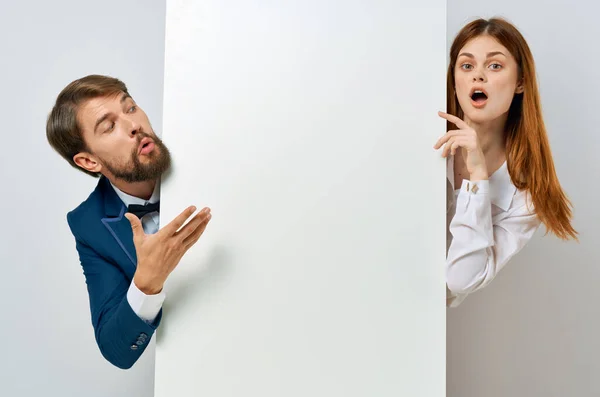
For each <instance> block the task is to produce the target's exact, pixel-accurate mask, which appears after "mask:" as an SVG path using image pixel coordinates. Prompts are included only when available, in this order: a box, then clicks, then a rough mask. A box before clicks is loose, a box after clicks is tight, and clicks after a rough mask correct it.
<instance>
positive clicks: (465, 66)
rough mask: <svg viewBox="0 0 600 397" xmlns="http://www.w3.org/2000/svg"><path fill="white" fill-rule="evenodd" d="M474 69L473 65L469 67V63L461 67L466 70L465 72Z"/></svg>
mask: <svg viewBox="0 0 600 397" xmlns="http://www.w3.org/2000/svg"><path fill="white" fill-rule="evenodd" d="M472 67H473V66H472V65H469V64H468V63H465V64H462V65H461V68H463V69H465V70H469V69H471V68H472Z"/></svg>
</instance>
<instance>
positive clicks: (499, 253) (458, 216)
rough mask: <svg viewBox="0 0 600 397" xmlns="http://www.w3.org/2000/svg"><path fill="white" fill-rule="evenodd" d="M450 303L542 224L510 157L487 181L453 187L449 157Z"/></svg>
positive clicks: (484, 280)
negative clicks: (518, 184)
mask: <svg viewBox="0 0 600 397" xmlns="http://www.w3.org/2000/svg"><path fill="white" fill-rule="evenodd" d="M447 185H448V191H447V215H446V221H447V233H446V249H447V253H446V285H447V288H446V306H447V307H456V306H458V305H459V304H460V303H461V302H462V301H463V300H464V299H465V297H466V296H467V295H468V294H470V293H472V292H475V291H477V290H479V289H481V288H483V287H485V286H486V285H488V284H489V283H490V282H491V281H492V280H493V279H494V277H496V275H497V274H498V272H499V271H500V270H502V268H503V267H504V266H505V265H506V264H507V263H508V262H509V261H510V259H511V258H512V257H513V256H514V255H515V254H517V253H518V252H519V251H520V250H521V249H522V248H523V247H524V246H525V244H527V242H528V241H529V240H530V239H531V237H532V236H533V234H534V233H535V231H536V230H537V229H538V227H539V226H540V220H539V218H538V217H537V216H536V215H535V214H534V213H533V212H532V211H531V210H532V209H533V203H532V202H531V196H530V195H529V194H528V193H527V192H525V191H522V190H518V189H517V188H516V187H515V185H514V184H513V183H512V181H511V179H510V175H509V173H508V168H507V164H506V162H504V164H503V165H502V166H501V167H500V168H499V169H498V170H497V171H495V172H494V173H493V174H492V175H491V176H490V178H489V179H488V180H482V181H476V182H471V181H469V180H464V181H463V183H462V185H461V186H460V188H458V189H457V188H455V186H454V156H450V157H449V158H448V161H447Z"/></svg>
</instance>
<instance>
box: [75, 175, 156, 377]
mask: <svg viewBox="0 0 600 397" xmlns="http://www.w3.org/2000/svg"><path fill="white" fill-rule="evenodd" d="M126 211H127V208H126V206H125V204H124V203H123V201H121V199H120V198H119V196H117V193H116V192H115V191H114V189H113V187H112V186H111V185H110V182H109V181H108V180H107V179H106V178H105V177H101V178H100V181H99V182H98V185H97V187H96V189H95V190H94V191H93V192H92V193H91V194H90V196H89V197H88V198H87V199H86V200H85V201H84V202H83V203H81V204H80V205H79V206H78V207H77V208H75V209H74V210H73V211H71V212H69V213H68V214H67V221H68V223H69V227H70V228H71V232H72V233H73V236H74V237H75V243H76V248H77V252H78V253H79V260H80V262H81V266H82V267H83V274H84V276H85V281H86V284H87V290H88V294H89V303H90V311H91V317H92V325H93V328H94V333H95V336H96V342H97V344H98V347H99V348H100V351H101V352H102V355H103V356H104V357H105V358H106V359H107V360H108V361H109V362H110V363H112V364H113V365H115V366H117V367H119V368H122V369H127V368H130V367H131V366H133V364H134V363H135V362H136V361H137V359H138V358H139V357H140V356H141V355H142V353H143V352H144V350H145V349H146V346H148V343H149V342H150V339H151V338H152V335H153V334H154V331H155V330H156V328H157V327H158V325H159V323H160V320H161V317H162V310H161V311H160V312H159V314H158V316H157V318H156V320H155V321H154V323H153V324H148V323H146V322H145V321H144V320H142V319H141V318H139V317H138V316H137V315H136V314H135V313H134V311H133V310H132V308H131V306H130V305H129V302H128V301H127V290H128V289H129V285H130V284H131V280H132V279H133V274H134V273H135V269H136V264H137V259H136V253H135V246H134V245H133V233H132V231H131V224H130V223H129V221H128V220H127V218H126V217H125V216H124V214H125V212H126Z"/></svg>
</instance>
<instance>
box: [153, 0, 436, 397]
mask: <svg viewBox="0 0 600 397" xmlns="http://www.w3.org/2000/svg"><path fill="white" fill-rule="evenodd" d="M445 22H446V2H445V0H428V1H421V2H420V3H419V5H415V4H414V2H412V1H411V2H408V1H395V2H390V1H372V0H357V1H351V2H348V1H328V2H322V1H320V0H297V1H287V2H283V3H274V2H269V3H264V2H248V1H244V0H238V1H228V2H222V1H218V0H213V1H202V2H189V1H183V0H169V1H168V2H167V25H166V32H167V37H166V56H165V60H166V63H165V88H164V91H165V99H164V105H165V107H164V115H163V120H164V126H165V128H164V135H163V136H164V139H165V143H166V144H167V145H169V147H170V148H171V150H172V151H173V153H175V156H174V164H173V174H172V175H171V177H170V178H169V179H167V180H166V181H165V183H164V184H163V185H162V188H161V196H162V199H161V224H163V225H164V224H166V222H168V221H169V220H171V219H173V218H174V217H175V216H176V215H177V214H179V213H180V212H181V211H182V210H183V209H185V208H186V207H187V206H188V205H191V204H194V205H197V206H198V207H199V208H201V207H203V206H205V205H207V206H210V207H211V208H212V212H213V218H212V220H211V223H210V225H209V227H208V229H207V230H206V232H205V234H204V235H203V236H202V239H201V240H200V244H198V245H196V246H195V247H194V248H193V249H192V250H191V251H189V252H188V255H187V256H186V257H185V258H184V260H183V261H182V262H181V263H180V264H179V267H178V268H177V269H176V270H175V271H174V272H173V273H172V274H171V277H170V278H169V280H168V282H167V285H166V287H165V289H166V291H167V301H168V303H167V304H166V306H165V310H164V317H163V323H162V324H161V328H160V329H159V330H158V339H157V340H158V344H157V348H156V381H155V382H156V396H157V397H168V396H169V397H170V396H175V395H176V396H178V397H186V396H199V395H206V396H212V397H225V396H242V395H252V396H264V397H281V396H286V397H296V396H302V397H305V396H315V397H320V396H322V397H325V396H327V397H334V396H336V397H337V396H344V397H359V396H360V397H364V396H378V397H386V396H394V397H395V396H429V397H442V396H443V395H444V394H445V374H446V371H445V364H446V359H445V358H446V357H445V350H446V349H445V341H446V335H445V317H446V307H445V302H446V299H445V298H446V295H445V287H444V286H445V279H444V274H443V271H441V270H442V269H443V266H444V262H445V249H446V240H445V239H446V237H445V232H444V225H445V214H446V207H445V188H446V185H445V183H444V180H445V175H446V162H445V160H444V159H443V158H442V157H441V156H440V153H439V152H436V151H434V150H433V149H432V146H433V144H434V143H435V141H436V140H437V139H438V138H439V136H440V135H442V134H443V132H444V131H445V129H444V128H445V120H443V119H441V118H440V117H438V115H437V112H438V110H440V109H443V108H444V106H445V103H446V100H445V85H444V84H445V77H444V71H445V61H444V60H445V58H446V54H445V53H446V39H445V33H446V27H445ZM426 25H427V26H428V28H427V29H425V30H423V28H422V27H423V26H426ZM415 31H419V32H420V33H419V36H418V39H416V37H415V36H414V34H413V33H414V32H415ZM417 64H418V67H415V65H417ZM436 180H437V181H438V182H439V183H434V181H436ZM424 209H426V210H424Z"/></svg>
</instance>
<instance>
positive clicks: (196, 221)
mask: <svg viewBox="0 0 600 397" xmlns="http://www.w3.org/2000/svg"><path fill="white" fill-rule="evenodd" d="M210 218H211V213H210V209H208V208H204V209H203V210H202V211H200V212H198V213H197V214H196V215H195V216H194V217H193V218H192V220H190V221H189V222H188V223H187V225H185V226H184V227H182V228H181V230H180V231H179V232H177V235H178V236H180V238H181V240H182V241H183V240H185V239H186V238H188V236H190V235H192V234H193V233H194V231H195V230H196V229H198V228H199V227H200V226H201V225H202V224H203V223H206V222H208V220H210Z"/></svg>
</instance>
